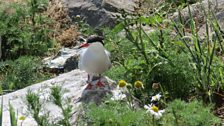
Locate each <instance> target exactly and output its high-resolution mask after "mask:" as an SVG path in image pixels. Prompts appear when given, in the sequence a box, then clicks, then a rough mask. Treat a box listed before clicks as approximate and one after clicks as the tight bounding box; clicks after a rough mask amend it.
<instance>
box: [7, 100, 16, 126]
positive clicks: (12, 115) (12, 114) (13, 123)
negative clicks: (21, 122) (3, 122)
mask: <svg viewBox="0 0 224 126" xmlns="http://www.w3.org/2000/svg"><path fill="white" fill-rule="evenodd" d="M9 114H10V123H11V126H17V118H16V113H15V110H14V108H13V107H12V105H11V104H10V102H9Z"/></svg>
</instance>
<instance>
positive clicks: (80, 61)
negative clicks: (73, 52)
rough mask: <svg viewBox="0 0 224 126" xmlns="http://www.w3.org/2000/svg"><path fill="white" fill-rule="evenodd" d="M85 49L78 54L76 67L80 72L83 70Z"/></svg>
mask: <svg viewBox="0 0 224 126" xmlns="http://www.w3.org/2000/svg"><path fill="white" fill-rule="evenodd" d="M86 50H87V48H85V49H82V50H80V51H79V52H78V53H79V62H78V67H79V69H80V70H84V67H83V56H84V54H85V53H86Z"/></svg>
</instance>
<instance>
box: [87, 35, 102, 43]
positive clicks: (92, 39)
mask: <svg viewBox="0 0 224 126" xmlns="http://www.w3.org/2000/svg"><path fill="white" fill-rule="evenodd" d="M103 39H104V38H103V36H98V35H90V36H89V37H88V38H87V39H86V42H87V43H94V42H101V43H102V44H103V45H104V43H103Z"/></svg>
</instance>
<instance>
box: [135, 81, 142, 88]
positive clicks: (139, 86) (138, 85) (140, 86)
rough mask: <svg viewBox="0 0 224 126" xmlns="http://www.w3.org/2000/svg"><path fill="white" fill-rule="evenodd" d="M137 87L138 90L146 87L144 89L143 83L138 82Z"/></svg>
mask: <svg viewBox="0 0 224 126" xmlns="http://www.w3.org/2000/svg"><path fill="white" fill-rule="evenodd" d="M135 87H136V88H144V87H143V84H142V82H141V81H136V82H135Z"/></svg>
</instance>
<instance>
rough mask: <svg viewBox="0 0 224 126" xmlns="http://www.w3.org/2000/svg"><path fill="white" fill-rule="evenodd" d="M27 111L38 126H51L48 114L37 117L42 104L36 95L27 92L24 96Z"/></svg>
mask: <svg viewBox="0 0 224 126" xmlns="http://www.w3.org/2000/svg"><path fill="white" fill-rule="evenodd" d="M26 101H27V103H28V104H27V105H28V109H29V111H30V113H31V114H32V117H33V118H34V119H35V121H36V122H37V124H38V125H39V126H51V124H50V123H49V120H48V114H44V115H41V116H40V115H39V114H40V112H41V109H42V103H41V102H40V98H39V96H38V95H37V94H35V93H33V92H32V91H31V90H29V91H28V92H27V94H26Z"/></svg>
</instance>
